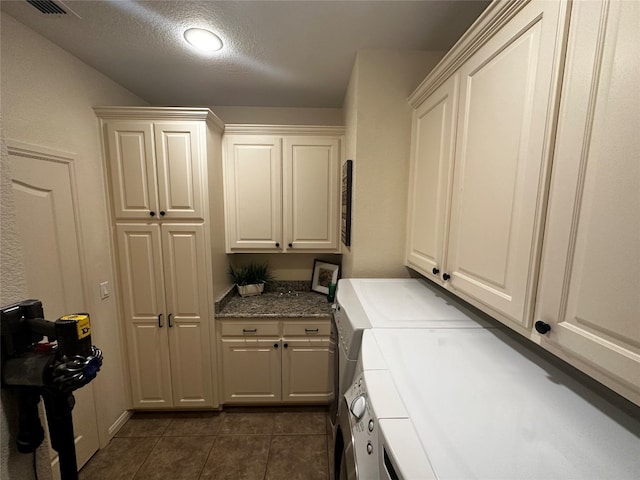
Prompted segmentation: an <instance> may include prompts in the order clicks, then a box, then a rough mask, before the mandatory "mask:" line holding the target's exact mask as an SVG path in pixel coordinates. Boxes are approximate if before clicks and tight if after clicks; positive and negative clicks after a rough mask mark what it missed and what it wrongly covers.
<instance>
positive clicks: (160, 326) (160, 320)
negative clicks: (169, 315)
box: [158, 314, 162, 328]
mask: <svg viewBox="0 0 640 480" xmlns="http://www.w3.org/2000/svg"><path fill="white" fill-rule="evenodd" d="M158 328H162V314H159V315H158Z"/></svg>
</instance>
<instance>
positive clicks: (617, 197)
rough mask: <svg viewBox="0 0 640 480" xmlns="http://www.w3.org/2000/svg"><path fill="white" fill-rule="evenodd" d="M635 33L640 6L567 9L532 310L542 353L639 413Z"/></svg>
mask: <svg viewBox="0 0 640 480" xmlns="http://www.w3.org/2000/svg"><path fill="white" fill-rule="evenodd" d="M639 24H640V4H638V2H615V1H612V2H606V1H605V2H575V3H574V5H573V8H572V12H571V29H570V36H569V44H568V51H567V64H566V68H565V78H564V82H563V91H562V97H561V98H562V103H561V110H560V121H559V126H558V127H559V128H558V135H557V143H556V154H555V158H554V165H553V173H552V182H551V189H550V197H549V210H548V216H547V226H546V229H545V238H544V244H543V257H542V270H541V277H540V286H539V297H538V301H537V311H536V319H539V320H543V321H544V322H547V323H549V324H550V325H551V331H550V333H549V334H548V335H547V336H545V337H543V338H541V342H542V344H543V345H544V346H546V347H548V348H551V349H554V348H555V349H557V348H560V349H562V350H563V351H564V352H570V353H571V354H572V355H573V356H577V357H578V358H579V359H580V360H582V361H583V362H585V363H586V364H588V366H589V367H590V368H591V369H592V370H594V371H595V372H596V375H599V377H598V378H600V379H601V380H603V377H602V373H604V374H605V375H606V376H607V377H609V379H611V378H613V379H614V381H615V383H614V384H612V385H611V386H612V387H613V388H615V389H616V390H618V392H619V393H621V394H623V395H625V396H627V397H628V398H629V399H631V400H633V401H635V402H636V403H638V404H640V324H639V323H638V321H639V319H640V162H639V161H638V159H639V158H640V136H639V135H638V132H640V109H639V108H638V106H639V105H640V90H639V89H638V85H639V84H640V57H639V56H638V45H640V33H639V30H638V25H639ZM597 372H600V374H598V373H597ZM603 381H605V383H607V381H606V378H605V379H604V380H603Z"/></svg>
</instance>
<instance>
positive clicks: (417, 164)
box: [406, 75, 459, 276]
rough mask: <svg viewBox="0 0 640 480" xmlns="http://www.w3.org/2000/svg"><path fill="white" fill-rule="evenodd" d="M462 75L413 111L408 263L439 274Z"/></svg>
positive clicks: (443, 253)
mask: <svg viewBox="0 0 640 480" xmlns="http://www.w3.org/2000/svg"><path fill="white" fill-rule="evenodd" d="M458 80H459V75H455V76H453V77H451V78H449V79H448V80H447V81H446V82H445V83H444V84H442V86H440V87H439V88H438V89H437V90H436V91H435V92H433V94H431V95H430V96H429V98H427V99H426V100H425V101H424V102H422V103H421V104H420V105H419V106H418V108H416V109H415V110H414V111H413V123H412V124H413V127H412V128H413V131H412V134H411V135H412V138H413V142H412V145H411V148H412V150H411V165H410V172H409V210H408V223H407V250H406V251H407V259H406V260H407V265H409V266H410V267H412V268H415V269H416V270H419V271H421V272H423V273H425V274H429V273H430V274H431V275H434V276H437V275H438V274H439V273H440V269H441V268H442V264H443V259H444V256H445V248H446V247H445V238H446V236H447V226H448V224H447V220H448V212H449V209H450V191H451V182H452V179H453V153H454V142H455V132H456V130H455V118H456V116H455V112H456V109H457V104H458V100H457V96H458V83H459V81H458Z"/></svg>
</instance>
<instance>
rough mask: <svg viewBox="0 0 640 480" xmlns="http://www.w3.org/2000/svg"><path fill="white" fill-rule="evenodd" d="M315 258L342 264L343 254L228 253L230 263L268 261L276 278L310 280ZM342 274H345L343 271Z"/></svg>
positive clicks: (235, 265) (236, 264)
mask: <svg viewBox="0 0 640 480" xmlns="http://www.w3.org/2000/svg"><path fill="white" fill-rule="evenodd" d="M315 259H318V260H322V261H323V262H328V263H333V264H336V265H340V263H341V261H342V255H338V254H327V253H324V254H321V253H287V254H278V253H271V254H269V253H255V254H253V253H234V254H229V255H228V260H229V263H228V264H230V265H233V266H234V267H237V266H239V265H247V264H249V263H251V262H256V263H266V264H268V265H269V267H270V269H271V271H272V273H273V276H274V277H275V279H276V280H309V281H310V280H311V275H312V273H313V261H314V260H315ZM340 275H341V276H343V275H342V273H341V274H340Z"/></svg>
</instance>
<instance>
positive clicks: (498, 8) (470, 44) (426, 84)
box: [408, 0, 531, 107]
mask: <svg viewBox="0 0 640 480" xmlns="http://www.w3.org/2000/svg"><path fill="white" fill-rule="evenodd" d="M530 2H531V0H513V1H507V0H496V1H494V2H492V3H491V4H490V5H489V6H488V7H487V9H486V10H485V11H484V12H483V13H482V14H481V15H480V16H479V17H478V19H477V20H476V21H475V22H474V24H473V25H471V27H470V28H469V29H468V30H467V31H466V32H465V34H464V35H463V36H462V37H460V40H458V41H457V42H456V44H455V45H454V46H453V47H452V48H451V50H449V52H448V53H447V54H446V55H445V56H444V58H443V59H442V60H440V62H439V63H438V64H437V65H436V66H435V68H434V69H433V70H432V71H431V73H429V75H427V77H426V78H425V79H424V80H423V81H422V83H420V85H418V87H417V88H416V89H415V90H414V92H413V93H412V94H411V95H410V96H409V98H408V101H409V104H410V105H411V106H413V107H417V106H418V105H419V104H420V103H421V102H422V101H424V100H425V99H426V98H427V97H428V96H429V95H431V94H432V93H433V92H434V91H435V90H436V89H437V88H438V87H439V86H440V85H442V83H443V82H444V81H445V80H446V79H447V78H449V77H450V76H451V75H452V74H453V73H454V72H455V71H456V70H457V69H458V68H459V67H460V66H461V65H462V64H463V63H464V62H465V61H466V60H467V59H468V58H469V57H471V55H473V54H474V53H475V52H476V51H477V50H478V49H479V48H480V47H482V46H483V45H484V44H485V43H486V41H487V40H488V39H490V38H491V37H492V36H493V35H494V33H495V32H496V31H497V30H500V29H501V28H502V27H503V26H504V25H505V24H506V23H508V22H509V21H510V20H511V18H513V16H514V15H516V14H517V13H518V12H519V11H520V10H522V9H523V8H524V7H525V6H526V5H527V4H528V3H530Z"/></svg>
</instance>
